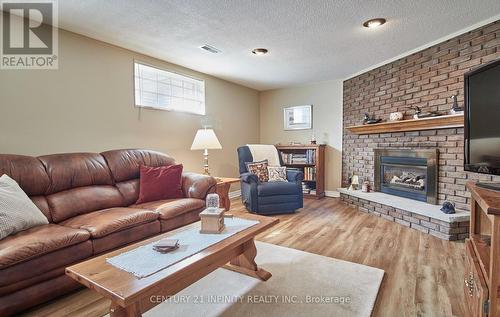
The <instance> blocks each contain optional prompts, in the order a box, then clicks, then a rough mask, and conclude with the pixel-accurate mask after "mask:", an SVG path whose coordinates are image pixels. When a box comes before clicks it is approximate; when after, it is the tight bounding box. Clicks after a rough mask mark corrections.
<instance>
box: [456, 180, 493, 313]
mask: <svg viewBox="0 0 500 317" xmlns="http://www.w3.org/2000/svg"><path fill="white" fill-rule="evenodd" d="M467 188H468V189H469V190H470V192H471V196H472V203H471V204H472V205H471V218H470V237H469V239H466V241H465V249H466V253H467V257H466V268H465V279H464V290H465V297H466V301H467V305H468V307H469V310H470V313H471V316H490V317H497V316H500V310H499V306H498V303H499V298H498V297H499V286H500V192H498V191H493V190H489V189H484V188H481V187H478V186H477V185H476V184H475V183H474V182H469V183H467Z"/></svg>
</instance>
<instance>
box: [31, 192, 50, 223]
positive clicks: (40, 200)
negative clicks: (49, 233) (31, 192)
mask: <svg viewBox="0 0 500 317" xmlns="http://www.w3.org/2000/svg"><path fill="white" fill-rule="evenodd" d="M30 199H31V201H32V202H33V203H34V204H35V205H36V206H37V207H38V209H40V211H41V212H43V214H44V215H45V217H47V220H48V221H49V222H52V215H51V214H50V209H49V203H48V202H47V198H45V196H31V197H30Z"/></svg>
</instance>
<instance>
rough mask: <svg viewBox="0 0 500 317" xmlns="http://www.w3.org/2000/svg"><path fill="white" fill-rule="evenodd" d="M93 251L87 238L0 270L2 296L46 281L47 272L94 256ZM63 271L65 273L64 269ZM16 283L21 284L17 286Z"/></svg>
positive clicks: (0, 293) (0, 291)
mask: <svg viewBox="0 0 500 317" xmlns="http://www.w3.org/2000/svg"><path fill="white" fill-rule="evenodd" d="M92 251H93V250H92V241H91V240H86V241H84V242H81V243H78V244H75V245H72V246H69V247H65V248H62V249H60V250H57V251H54V252H50V253H48V254H44V255H42V256H39V257H36V258H34V259H31V260H29V261H25V262H22V263H17V264H14V265H12V266H9V267H8V268H5V269H2V270H0V296H1V295H3V294H5V291H6V290H8V289H10V291H15V290H17V289H21V288H24V287H27V286H30V285H33V284H36V283H37V282H42V281H44V280H43V279H42V276H43V275H44V274H46V273H47V272H49V271H52V270H54V269H57V268H61V267H62V268H64V267H65V266H70V265H72V264H74V263H77V262H81V261H84V260H85V259H87V258H89V257H91V256H92ZM61 273H62V274H64V270H63V272H61ZM30 280H31V281H30ZM16 284H20V285H17V286H16ZM23 285H24V286H23Z"/></svg>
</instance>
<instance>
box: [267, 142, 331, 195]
mask: <svg viewBox="0 0 500 317" xmlns="http://www.w3.org/2000/svg"><path fill="white" fill-rule="evenodd" d="M276 148H277V149H278V152H279V153H280V156H281V159H282V161H283V164H284V166H286V167H289V168H297V169H300V170H301V171H302V172H304V181H303V182H302V183H303V184H305V185H306V186H308V187H310V188H314V190H315V192H310V193H304V197H305V198H315V199H320V198H323V197H325V149H326V145H325V144H309V145H282V144H278V145H276ZM304 155H306V160H307V159H308V158H309V160H307V161H306V162H303V161H302V160H300V159H299V160H298V161H297V160H293V158H294V157H296V158H301V157H303V156H304Z"/></svg>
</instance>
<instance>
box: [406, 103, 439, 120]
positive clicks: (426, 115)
mask: <svg viewBox="0 0 500 317" xmlns="http://www.w3.org/2000/svg"><path fill="white" fill-rule="evenodd" d="M408 108H409V109H412V110H415V114H414V115H413V119H422V118H429V117H439V116H441V115H442V114H441V113H439V112H437V111H428V112H422V109H420V107H419V106H409V107H408Z"/></svg>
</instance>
